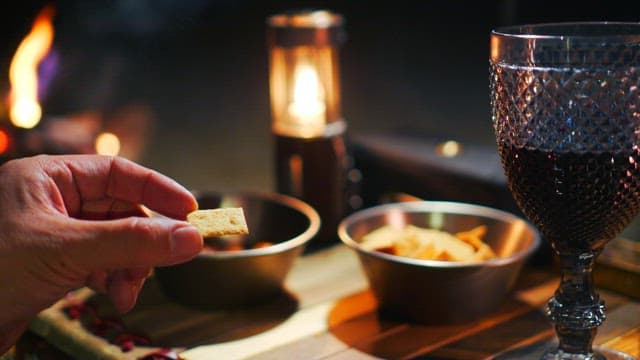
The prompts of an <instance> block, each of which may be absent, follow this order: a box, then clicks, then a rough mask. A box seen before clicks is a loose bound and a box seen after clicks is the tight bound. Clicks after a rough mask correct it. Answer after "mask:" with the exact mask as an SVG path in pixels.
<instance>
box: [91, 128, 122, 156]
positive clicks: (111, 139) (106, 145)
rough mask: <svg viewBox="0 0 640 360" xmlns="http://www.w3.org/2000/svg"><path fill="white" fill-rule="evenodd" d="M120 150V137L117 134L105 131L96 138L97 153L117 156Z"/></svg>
mask: <svg viewBox="0 0 640 360" xmlns="http://www.w3.org/2000/svg"><path fill="white" fill-rule="evenodd" d="M119 152H120V139H118V137H117V136H116V135H115V134H112V133H109V132H104V133H101V134H100V135H98V137H97V138H96V153H98V154H100V155H111V156H116V155H118V153H119Z"/></svg>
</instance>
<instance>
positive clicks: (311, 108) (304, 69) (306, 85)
mask: <svg viewBox="0 0 640 360" xmlns="http://www.w3.org/2000/svg"><path fill="white" fill-rule="evenodd" d="M294 81H295V83H294V86H293V102H292V103H291V104H290V105H289V114H290V115H291V116H293V117H295V118H296V119H297V121H298V122H300V123H310V124H313V125H315V124H320V125H322V124H324V120H325V119H324V118H325V105H324V92H323V89H322V85H321V84H320V79H319V78H318V73H317V72H316V70H315V69H314V68H313V67H312V66H311V65H306V64H305V65H298V66H297V67H296V70H295V73H294Z"/></svg>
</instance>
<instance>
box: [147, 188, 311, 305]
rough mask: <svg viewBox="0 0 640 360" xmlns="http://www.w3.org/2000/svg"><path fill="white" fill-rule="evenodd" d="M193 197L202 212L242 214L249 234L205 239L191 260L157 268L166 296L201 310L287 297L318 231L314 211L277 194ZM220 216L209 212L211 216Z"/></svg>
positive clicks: (202, 194) (209, 193)
mask: <svg viewBox="0 0 640 360" xmlns="http://www.w3.org/2000/svg"><path fill="white" fill-rule="evenodd" d="M194 195H195V197H196V199H197V201H198V205H199V207H200V208H201V209H233V208H240V209H242V213H243V214H244V216H245V218H246V226H247V229H248V230H250V231H249V233H248V234H246V235H242V234H241V235H221V236H211V237H206V236H205V237H204V248H203V251H201V252H200V253H199V254H198V255H197V256H196V257H194V258H193V259H191V260H189V261H187V262H184V263H180V264H175V265H171V266H158V267H156V268H155V269H154V274H155V276H154V277H155V280H157V282H158V285H159V286H160V289H161V290H162V292H163V294H164V295H166V296H167V298H168V299H170V300H172V301H175V302H177V303H179V304H181V305H185V306H189V307H195V308H198V309H203V310H214V309H215V310H220V309H233V308H241V307H244V306H253V305H259V304H265V303H267V302H270V301H273V300H274V299H276V298H278V297H279V296H288V294H289V293H288V292H287V289H286V287H285V278H286V276H287V274H288V273H289V271H290V270H291V268H292V267H293V264H294V261H295V260H296V259H297V258H298V256H299V255H300V254H302V251H303V250H304V248H305V246H306V244H307V243H308V242H309V241H311V239H313V238H314V236H316V234H317V233H318V230H319V229H320V216H319V215H318V213H317V212H316V211H315V209H314V208H313V207H311V206H310V205H308V204H306V203H304V202H303V201H301V200H298V199H296V198H293V197H290V196H286V195H283V194H278V193H273V192H229V193H219V192H213V191H200V192H194ZM223 211H231V212H232V213H233V211H234V210H223ZM218 213H219V212H218V211H211V212H209V211H207V212H206V214H208V216H220V214H218ZM212 214H214V215H212ZM223 219H224V217H223ZM223 224H226V223H224V222H223Z"/></svg>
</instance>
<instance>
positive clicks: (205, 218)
mask: <svg viewBox="0 0 640 360" xmlns="http://www.w3.org/2000/svg"><path fill="white" fill-rule="evenodd" d="M187 221H188V222H189V223H191V224H192V225H193V226H195V227H197V228H198V230H200V233H201V234H202V237H205V238H207V237H215V236H223V235H245V234H248V233H249V229H248V227H247V222H246V220H245V218H244V212H243V210H242V208H218V209H205V210H196V211H194V212H192V213H190V214H189V215H187Z"/></svg>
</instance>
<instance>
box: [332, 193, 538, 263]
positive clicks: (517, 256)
mask: <svg viewBox="0 0 640 360" xmlns="http://www.w3.org/2000/svg"><path fill="white" fill-rule="evenodd" d="M392 209H396V210H402V211H404V212H413V213H418V212H436V211H437V212H439V213H449V214H464V215H473V216H479V217H484V218H490V219H494V220H502V221H508V222H513V221H517V222H521V223H522V224H523V225H524V226H525V227H527V228H528V229H530V230H531V231H532V233H533V239H532V244H531V246H529V247H528V248H527V249H524V250H521V251H518V252H515V253H514V254H512V255H510V256H506V257H498V258H495V259H489V260H478V261H444V260H424V259H415V258H410V257H406V256H399V255H392V254H387V253H383V252H380V251H375V250H366V249H363V248H362V246H360V244H359V243H358V242H357V241H355V240H354V239H353V238H351V236H350V235H349V234H348V233H347V227H348V226H349V225H350V224H352V223H354V222H356V221H359V220H362V219H365V218H367V217H370V216H372V215H380V214H384V213H385V212H387V211H389V210H392ZM470 210H472V211H473V213H470V212H469V211H470ZM338 237H339V238H340V240H341V241H342V242H343V243H344V244H345V245H347V246H349V247H350V248H352V249H354V250H356V251H357V252H359V253H363V254H366V255H369V256H374V257H377V258H381V259H384V260H388V261H392V262H395V263H403V264H410V265H418V266H427V267H438V268H470V267H477V266H503V265H507V264H511V263H515V262H518V261H520V260H524V259H526V258H528V257H529V256H530V255H532V254H533V253H534V252H535V251H536V250H537V249H538V248H539V247H540V245H541V243H542V238H541V235H540V232H539V231H538V229H537V228H536V227H535V226H533V225H532V224H531V223H530V222H529V221H527V220H525V219H523V218H522V217H519V216H517V215H515V214H512V213H510V212H507V211H504V210H499V209H496V208H492V207H488V206H484V205H478V204H472V203H464V202H455V201H432V200H421V201H406V202H393V203H386V204H382V205H375V206H371V207H369V208H366V209H362V210H359V211H356V212H354V213H352V214H351V215H348V216H347V217H345V218H344V219H343V220H342V221H341V222H340V224H339V225H338Z"/></svg>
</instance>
